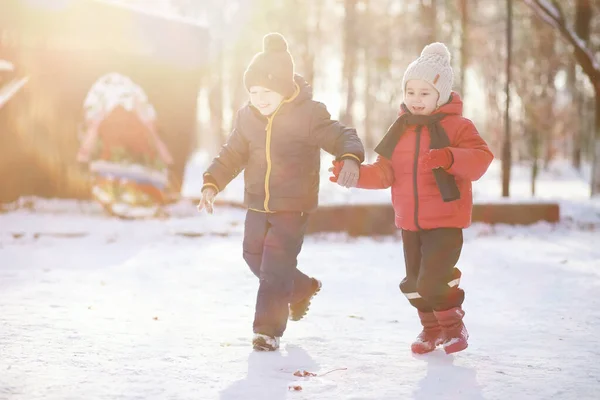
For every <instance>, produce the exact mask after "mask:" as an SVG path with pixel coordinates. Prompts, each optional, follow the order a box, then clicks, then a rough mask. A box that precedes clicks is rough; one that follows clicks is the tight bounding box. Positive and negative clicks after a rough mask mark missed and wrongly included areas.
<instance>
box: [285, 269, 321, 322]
mask: <svg viewBox="0 0 600 400" xmlns="http://www.w3.org/2000/svg"><path fill="white" fill-rule="evenodd" d="M310 279H311V281H312V285H311V288H310V292H309V293H308V294H307V296H306V297H305V298H304V299H302V300H300V301H298V302H296V303H293V304H290V310H289V311H290V316H289V319H290V320H291V321H299V320H301V319H302V318H303V317H304V316H305V315H306V312H307V311H308V307H309V306H310V302H311V300H312V298H313V297H315V296H316V295H317V293H319V291H320V290H321V281H319V280H318V279H315V278H310Z"/></svg>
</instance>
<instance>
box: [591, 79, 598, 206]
mask: <svg viewBox="0 0 600 400" xmlns="http://www.w3.org/2000/svg"><path fill="white" fill-rule="evenodd" d="M595 96H596V109H595V111H596V115H595V118H596V120H595V122H594V139H593V142H592V143H593V149H594V154H593V158H592V185H591V186H592V187H591V195H592V196H599V195H600V87H599V85H596V91H595Z"/></svg>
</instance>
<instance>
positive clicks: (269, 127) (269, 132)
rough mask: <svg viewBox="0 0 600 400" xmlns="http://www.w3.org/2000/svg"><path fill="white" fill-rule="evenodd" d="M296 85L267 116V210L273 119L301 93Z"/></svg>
mask: <svg viewBox="0 0 600 400" xmlns="http://www.w3.org/2000/svg"><path fill="white" fill-rule="evenodd" d="M294 85H295V87H296V90H295V91H294V94H293V95H292V96H291V97H290V98H289V99H285V100H284V101H282V102H281V103H280V104H279V106H277V108H276V109H275V111H274V112H273V114H271V116H269V117H267V126H266V128H265V131H267V135H266V139H265V152H266V158H267V172H266V174H265V203H264V206H265V211H266V212H272V211H271V210H269V199H270V198H271V193H270V191H269V181H270V180H271V168H272V161H271V135H272V134H273V119H274V118H275V114H277V112H278V111H279V109H280V108H281V106H283V105H284V104H285V103H290V102H292V101H293V100H294V99H295V98H296V97H297V96H298V94H299V93H300V87H299V86H298V85H297V84H294Z"/></svg>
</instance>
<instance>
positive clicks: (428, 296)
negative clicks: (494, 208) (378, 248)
mask: <svg viewBox="0 0 600 400" xmlns="http://www.w3.org/2000/svg"><path fill="white" fill-rule="evenodd" d="M452 80H453V72H452V67H451V66H450V53H449V52H448V49H447V48H446V46H445V45H444V44H442V43H432V44H430V45H428V46H426V47H425V48H424V49H423V52H422V53H421V56H420V57H419V58H418V59H416V60H415V61H413V62H412V63H411V64H410V65H409V66H408V68H407V70H406V72H405V74H404V78H403V80H402V88H403V91H404V103H403V104H402V106H401V110H400V114H399V117H398V119H397V120H396V121H395V122H394V124H393V125H392V126H391V127H390V128H389V130H388V132H387V133H386V135H385V136H384V138H383V139H382V141H381V142H380V143H379V145H378V146H377V147H376V148H375V152H377V153H378V157H377V160H376V161H375V163H373V164H370V165H361V167H360V173H359V179H358V183H357V187H359V188H363V189H385V188H388V187H390V186H391V187H392V204H393V206H394V211H395V215H396V226H397V227H398V228H400V229H402V241H403V247H404V261H405V265H406V277H405V278H404V280H402V282H401V283H400V290H401V291H402V293H404V295H405V296H406V298H407V299H408V301H409V302H410V304H412V305H413V306H414V307H415V308H416V309H417V312H418V315H419V318H420V320H421V324H422V325H423V330H422V332H421V333H420V334H419V336H418V337H417V340H416V341H415V342H414V343H413V344H412V346H411V349H412V351H413V352H415V353H419V354H422V353H427V352H430V351H433V350H434V349H435V348H436V346H438V345H443V347H444V350H445V352H446V353H448V354H449V353H454V352H457V351H461V350H464V349H465V348H467V339H468V333H467V330H466V328H465V326H464V324H463V321H462V319H463V316H464V314H465V313H464V311H463V309H462V303H463V301H464V297H465V294H464V291H463V290H462V289H460V288H459V282H460V276H461V272H460V271H459V270H458V268H456V267H455V266H456V263H457V262H458V259H459V256H460V252H461V249H462V245H463V233H462V230H463V229H464V228H467V227H468V226H469V225H470V224H471V213H472V208H473V197H472V189H471V182H472V181H475V180H477V179H479V178H480V177H481V176H482V175H483V174H484V173H485V172H486V170H487V168H488V167H489V165H490V163H491V162H492V159H493V155H492V153H491V152H490V150H489V149H488V146H487V144H486V143H485V141H484V140H483V139H482V138H481V136H479V133H478V132H477V129H475V126H474V125H473V123H472V122H471V121H470V120H468V119H466V118H464V117H463V116H462V108H463V105H462V101H461V99H460V97H459V95H458V94H457V93H455V92H451V88H452ZM342 168H343V162H342V161H334V168H332V171H333V173H334V176H333V177H331V178H330V179H331V180H332V181H334V182H335V181H337V180H338V179H339V178H338V176H340V175H339V171H340V170H341V169H342Z"/></svg>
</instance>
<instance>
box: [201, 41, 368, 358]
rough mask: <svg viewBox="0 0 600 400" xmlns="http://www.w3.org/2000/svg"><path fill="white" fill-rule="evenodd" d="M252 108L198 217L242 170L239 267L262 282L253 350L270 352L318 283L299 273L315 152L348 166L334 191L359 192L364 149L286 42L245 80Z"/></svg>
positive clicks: (272, 46)
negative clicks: (297, 67)
mask: <svg viewBox="0 0 600 400" xmlns="http://www.w3.org/2000/svg"><path fill="white" fill-rule="evenodd" d="M244 85H245V86H246V89H247V90H248V92H249V94H250V103H249V104H247V105H246V106H244V107H242V108H241V109H240V110H239V111H238V113H237V115H236V119H235V123H234V128H233V132H232V133H231V135H230V136H229V139H228V140H227V143H226V144H225V145H224V146H223V148H222V149H221V152H220V153H219V155H218V156H217V157H216V158H215V159H214V160H213V162H212V164H211V165H210V166H209V168H208V169H207V170H206V172H205V174H204V185H203V187H202V197H201V200H200V202H199V204H198V209H199V210H202V209H203V208H206V209H207V211H208V212H209V213H212V210H213V201H214V198H215V196H216V194H217V193H218V192H219V191H221V190H223V189H224V188H225V186H227V184H228V183H229V182H230V181H231V180H232V179H233V178H235V177H236V176H237V175H238V174H239V173H240V172H241V171H242V169H245V173H244V182H245V191H244V202H245V204H246V206H247V207H248V211H247V214H246V222H245V228H244V242H243V252H244V253H243V254H244V260H245V261H246V263H247V264H248V266H249V267H250V269H251V270H252V272H253V273H254V274H255V275H256V276H257V277H258V278H259V280H260V283H259V288H258V294H257V299H256V311H255V316H254V324H253V325H254V326H253V330H254V334H255V335H254V338H253V346H254V348H255V349H256V350H267V351H273V350H276V349H278V348H279V339H280V338H281V336H282V335H283V333H284V331H285V328H286V321H287V319H288V317H289V319H291V320H299V319H301V318H302V317H303V316H304V315H305V313H306V311H307V310H308V307H309V305H310V301H311V299H312V297H313V296H314V295H315V294H316V293H317V292H318V291H319V290H320V288H321V282H320V281H318V280H317V279H315V278H309V277H308V276H306V275H305V274H303V273H302V272H301V271H299V270H298V269H297V268H296V265H297V257H298V254H299V253H300V250H301V248H302V243H303V240H304V233H305V230H306V225H307V221H308V216H309V213H310V212H311V211H313V210H315V209H316V207H317V202H318V194H319V170H320V150H321V149H323V150H325V151H327V152H328V153H331V154H332V155H334V156H335V157H336V159H338V160H345V161H346V162H345V165H344V167H343V168H342V169H341V172H340V179H339V183H340V184H341V185H342V186H345V187H351V186H355V185H356V181H357V179H358V168H359V165H360V163H361V162H362V161H363V160H364V149H363V146H362V143H361V141H360V139H359V138H358V136H357V134H356V131H355V130H354V129H351V128H347V127H344V126H342V125H341V124H340V123H339V122H337V121H334V120H331V119H330V115H329V113H328V112H327V109H326V108H325V106H324V105H323V104H321V103H319V102H316V101H314V100H312V89H311V88H310V86H309V85H308V84H307V83H306V81H305V80H304V79H303V78H302V77H300V76H299V75H295V74H294V62H293V59H292V56H291V55H290V53H289V52H288V47H287V42H286V41H285V39H284V37H283V36H282V35H280V34H278V33H271V34H269V35H266V36H265V37H264V39H263V51H262V52H261V53H258V54H256V55H255V56H254V58H253V59H252V61H251V63H250V65H249V66H248V68H247V70H246V72H245V73H244Z"/></svg>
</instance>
